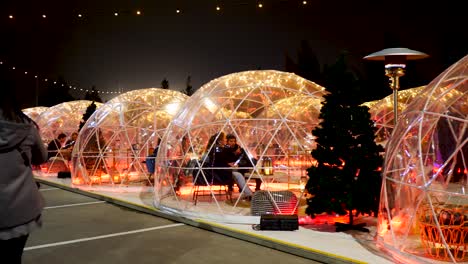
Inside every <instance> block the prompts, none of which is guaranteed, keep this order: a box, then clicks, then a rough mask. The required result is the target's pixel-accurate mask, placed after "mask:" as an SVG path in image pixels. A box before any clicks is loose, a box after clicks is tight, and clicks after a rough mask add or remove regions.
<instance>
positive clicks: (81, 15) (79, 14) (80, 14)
mask: <svg viewBox="0 0 468 264" xmlns="http://www.w3.org/2000/svg"><path fill="white" fill-rule="evenodd" d="M214 2H215V4H213V5H212V8H213V11H215V12H221V11H223V10H225V9H226V5H223V4H222V1H214ZM252 2H255V3H245V4H246V5H247V6H248V5H250V6H253V7H255V8H258V9H262V8H264V7H266V6H268V1H265V0H264V1H261V0H260V1H252ZM288 2H293V1H288ZM294 2H296V3H297V4H298V5H299V6H307V5H308V3H309V2H308V1H306V0H299V1H298V0H296V1H294ZM183 11H184V8H183V6H182V7H176V8H175V9H174V12H175V13H176V14H183V13H184V12H183ZM104 13H108V14H109V15H113V16H114V17H118V16H121V15H128V14H130V15H135V16H143V15H144V14H145V13H144V8H139V9H134V10H133V11H116V10H109V11H108V12H104ZM89 14H91V13H87V12H84V11H76V12H74V13H73V16H74V17H76V18H78V19H85V18H86V17H88V16H89ZM37 17H39V18H41V19H48V18H49V17H50V14H48V13H47V12H42V13H38V14H37ZM17 18H18V16H17V14H15V13H9V14H8V19H10V20H15V19H17Z"/></svg>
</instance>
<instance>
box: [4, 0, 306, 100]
mask: <svg viewBox="0 0 468 264" xmlns="http://www.w3.org/2000/svg"><path fill="white" fill-rule="evenodd" d="M214 2H215V3H214V4H213V5H212V8H213V11H215V12H221V11H224V10H225V9H226V8H228V5H223V3H222V2H223V1H219V0H217V1H214ZM292 2H293V1H288V3H292ZM294 2H295V3H296V4H297V5H298V6H306V5H308V1H305V0H300V1H299V0H296V1H294ZM243 4H245V5H247V6H251V7H255V8H258V9H263V8H266V7H267V6H268V5H272V3H269V2H268V1H266V0H263V1H262V0H257V1H252V3H243ZM178 6H179V7H176V8H175V10H174V12H175V13H176V14H183V13H184V8H183V5H182V4H179V3H178ZM144 11H145V9H144V8H139V9H134V10H132V11H129V10H125V11H124V10H121V11H116V10H108V12H107V11H105V12H99V14H100V15H102V14H108V15H111V16H114V17H119V16H128V15H131V16H144V15H145V12H144ZM54 12H57V11H54ZM54 12H52V11H50V12H40V13H39V12H38V13H36V15H34V14H31V13H28V18H30V16H31V15H32V16H36V18H39V19H44V20H47V19H50V18H53V17H55V16H56V14H54ZM1 13H3V15H5V13H4V12H1ZM95 14H96V13H93V12H92V11H91V10H90V11H89V12H85V11H76V12H74V13H73V14H72V16H73V17H75V18H77V19H86V18H89V17H91V16H93V15H95ZM62 15H63V14H62ZM148 15H151V14H148ZM24 18H25V16H23V14H21V13H20V12H19V13H15V12H10V13H7V19H8V20H10V21H12V22H13V21H16V20H22V19H24ZM0 66H3V67H6V68H7V69H9V70H13V71H16V72H17V73H24V75H25V76H32V77H33V78H34V79H36V80H38V81H44V82H53V83H54V84H57V83H58V81H57V80H53V79H51V78H47V77H45V76H41V75H39V74H33V73H31V72H32V71H29V70H25V69H20V68H18V67H17V66H16V65H14V64H13V63H11V62H10V63H9V62H8V61H6V60H5V59H2V58H0ZM59 85H60V84H59ZM61 86H63V87H66V88H68V89H70V90H74V91H78V92H97V93H100V94H120V93H122V91H120V90H119V91H115V90H114V91H103V90H97V89H95V88H94V89H85V88H80V87H78V86H76V85H68V84H64V83H62V84H61Z"/></svg>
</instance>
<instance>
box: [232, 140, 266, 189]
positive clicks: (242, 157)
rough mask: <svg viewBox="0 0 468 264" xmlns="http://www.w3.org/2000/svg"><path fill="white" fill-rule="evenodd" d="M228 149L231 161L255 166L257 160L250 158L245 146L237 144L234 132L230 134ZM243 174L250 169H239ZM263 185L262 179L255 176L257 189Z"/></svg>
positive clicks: (240, 164) (246, 165) (241, 165)
mask: <svg viewBox="0 0 468 264" xmlns="http://www.w3.org/2000/svg"><path fill="white" fill-rule="evenodd" d="M226 138H227V145H226V149H227V151H228V153H229V154H228V160H229V162H234V164H237V166H239V167H241V168H242V167H253V166H254V165H255V164H256V163H257V161H256V160H255V159H249V156H248V155H247V153H246V152H245V150H244V149H243V148H241V147H240V146H239V145H237V139H236V137H235V136H234V135H233V134H228V135H227V136H226ZM238 171H239V172H240V173H242V174H244V173H247V172H248V171H249V169H245V168H243V169H238ZM261 185H262V180H261V179H258V178H255V191H258V190H260V187H261Z"/></svg>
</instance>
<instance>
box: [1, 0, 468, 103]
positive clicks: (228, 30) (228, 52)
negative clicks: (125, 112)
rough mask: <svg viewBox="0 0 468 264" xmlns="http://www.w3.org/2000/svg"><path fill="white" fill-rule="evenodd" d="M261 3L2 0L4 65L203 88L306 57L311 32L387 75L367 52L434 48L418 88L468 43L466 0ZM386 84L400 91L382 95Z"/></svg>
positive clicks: (111, 84) (108, 83)
mask: <svg viewBox="0 0 468 264" xmlns="http://www.w3.org/2000/svg"><path fill="white" fill-rule="evenodd" d="M257 2H258V1H247V0H244V1H236V0H233V1H204V0H197V1H194V0H186V1H176V0H169V1H168V0H158V1H155V0H152V1H146V0H140V1H121V0H114V1H95V0H92V1H88V0H80V1H63V0H61V1H56V0H53V1H38V0H25V1H21V0H14V1H10V0H2V1H1V2H0V34H1V36H2V37H1V43H0V59H1V60H2V61H4V62H5V63H4V64H3V65H0V67H3V68H2V71H3V72H7V73H8V72H11V70H10V69H5V68H6V67H7V66H15V67H17V69H19V71H23V72H24V71H25V70H27V71H28V72H30V73H38V74H39V75H40V76H43V77H45V78H49V79H56V78H57V77H58V76H63V78H64V79H65V80H66V81H67V82H68V83H69V84H72V85H76V86H78V87H80V88H85V89H89V88H90V87H91V86H92V85H95V86H96V88H97V89H98V90H101V91H116V90H118V89H122V90H123V91H128V90H132V89H138V88H147V87H160V86H161V81H162V79H163V78H167V79H168V80H169V84H170V88H171V89H174V90H183V89H184V88H185V82H186V78H187V76H189V75H190V76H191V78H192V86H193V87H194V88H198V87H200V86H201V85H203V84H205V83H207V82H209V81H210V80H212V79H214V78H217V77H220V76H223V75H226V74H229V73H234V72H239V71H245V70H256V69H275V70H285V54H289V55H290V56H291V57H292V58H293V59H294V60H296V53H297V49H298V48H299V47H300V43H301V40H307V41H308V42H309V44H310V46H311V48H312V49H313V51H314V52H315V53H316V55H317V57H318V59H319V61H320V62H321V63H322V64H331V63H333V61H334V60H335V59H336V57H337V56H338V54H339V53H340V52H341V51H343V50H347V51H348V52H349V53H350V54H351V56H352V58H353V60H354V63H355V64H356V65H359V67H362V68H373V69H377V71H375V72H377V73H380V74H382V76H379V78H381V79H384V78H385V77H384V76H383V63H379V62H365V61H362V57H363V56H365V55H368V54H370V53H372V52H375V51H379V50H381V49H383V48H389V47H398V46H403V47H407V48H410V49H415V50H419V51H422V52H425V53H427V54H429V55H430V56H431V57H430V58H429V59H425V60H421V61H417V62H412V64H410V65H409V68H408V71H407V76H405V77H403V80H402V87H404V86H405V78H406V79H407V80H406V81H407V83H406V85H411V86H413V87H414V86H417V85H423V84H427V83H428V82H430V81H431V80H432V79H433V78H434V77H436V76H437V75H438V74H439V73H441V72H442V71H443V70H444V69H446V68H447V67H448V66H450V65H451V64H452V63H454V62H456V61H458V60H459V59H461V58H462V57H463V56H464V55H466V54H467V51H468V49H467V47H468V45H467V44H468V42H467V39H468V36H467V35H468V33H467V32H468V31H467V29H466V25H467V22H466V16H465V14H464V12H463V11H464V9H463V8H461V7H460V6H459V5H460V3H461V2H459V1H443V3H438V4H428V3H427V2H425V1H401V0H397V1H392V3H393V4H392V5H391V7H390V6H385V4H384V1H373V0H367V1H364V0H356V1H333V0H328V1H323V0H320V1H307V2H308V3H307V4H306V5H302V1H295V0H288V1H281V0H267V1H261V2H262V3H263V5H264V7H263V8H261V9H260V8H258V7H256V3H257ZM406 2H410V3H406ZM217 4H219V5H220V7H221V11H220V12H216V10H215V7H216V5H217ZM177 8H179V9H180V10H181V13H180V14H177V13H176V9H177ZM137 10H140V11H141V12H142V15H140V16H137V15H136V14H135V13H136V11H137ZM391 11H394V14H392V13H391ZM114 12H119V16H117V17H115V16H114ZM79 13H81V14H82V15H83V17H82V18H78V14H79ZM42 14H46V15H47V18H46V19H43V18H42V17H41V16H42ZM9 15H13V16H14V18H13V19H9V17H8V16H9ZM11 74H13V73H11ZM372 74H375V73H372ZM16 75H18V77H17V78H26V77H21V76H20V74H17V73H16ZM311 81H314V80H311ZM31 89H34V88H33V87H31ZM376 89H380V88H376ZM370 92H372V91H370ZM382 93H384V94H390V93H391V90H390V89H388V90H386V91H385V92H382V91H379V92H376V96H381V95H382ZM73 94H74V95H77V96H78V97H79V96H83V94H80V93H78V94H77V93H73ZM109 98H110V96H106V98H105V99H109ZM30 104H33V102H30Z"/></svg>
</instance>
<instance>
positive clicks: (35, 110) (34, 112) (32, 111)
mask: <svg viewBox="0 0 468 264" xmlns="http://www.w3.org/2000/svg"><path fill="white" fill-rule="evenodd" d="M47 109H49V107H46V106H36V107H30V108H25V109H23V110H21V111H23V113H24V114H25V115H27V116H29V118H31V119H32V120H34V122H36V121H37V119H38V118H39V115H40V114H42V112H44V111H46V110H47Z"/></svg>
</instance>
